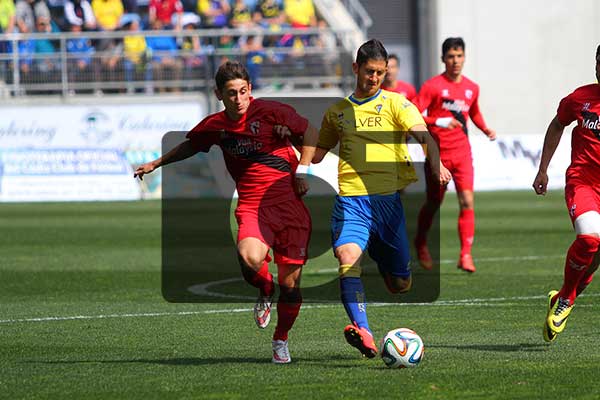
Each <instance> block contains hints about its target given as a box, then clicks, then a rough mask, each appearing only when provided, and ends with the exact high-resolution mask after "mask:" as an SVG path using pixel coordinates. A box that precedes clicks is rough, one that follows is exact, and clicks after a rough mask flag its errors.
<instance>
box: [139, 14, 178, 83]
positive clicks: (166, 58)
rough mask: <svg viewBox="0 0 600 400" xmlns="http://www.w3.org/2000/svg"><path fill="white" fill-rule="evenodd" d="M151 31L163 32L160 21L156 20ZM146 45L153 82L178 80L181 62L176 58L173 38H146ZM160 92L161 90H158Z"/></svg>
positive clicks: (175, 45)
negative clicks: (150, 55)
mask: <svg viewBox="0 0 600 400" xmlns="http://www.w3.org/2000/svg"><path fill="white" fill-rule="evenodd" d="M152 30H155V31H160V30H163V25H162V22H161V20H159V19H156V20H154V23H153V25H152ZM146 45H147V46H148V47H149V48H150V49H151V51H152V70H153V73H154V79H155V80H180V79H181V70H182V62H181V59H180V58H179V57H178V49H177V42H176V40H175V38H174V37H173V36H148V37H146ZM159 90H160V91H162V88H161V89H159Z"/></svg>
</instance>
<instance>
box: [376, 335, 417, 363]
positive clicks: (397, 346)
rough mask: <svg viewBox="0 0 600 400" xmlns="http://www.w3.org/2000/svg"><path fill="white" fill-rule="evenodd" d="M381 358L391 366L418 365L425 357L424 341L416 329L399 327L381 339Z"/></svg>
mask: <svg viewBox="0 0 600 400" xmlns="http://www.w3.org/2000/svg"><path fill="white" fill-rule="evenodd" d="M380 348H381V358H382V359H383V362H384V363H385V365H387V366H388V367H389V368H406V367H416V366H417V365H419V363H420V362H421V360H422V359H423V351H424V347H423V341H422V340H421V338H420V337H419V335H417V334H416V333H415V331H413V330H410V329H407V328H399V329H394V330H392V331H389V332H388V333H387V334H386V335H385V336H384V337H383V339H381V345H380Z"/></svg>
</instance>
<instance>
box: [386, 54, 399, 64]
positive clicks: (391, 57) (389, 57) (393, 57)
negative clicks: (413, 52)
mask: <svg viewBox="0 0 600 400" xmlns="http://www.w3.org/2000/svg"><path fill="white" fill-rule="evenodd" d="M391 59H394V60H396V62H397V63H398V65H400V57H398V55H397V54H395V53H392V54H390V55H388V61H389V60H391Z"/></svg>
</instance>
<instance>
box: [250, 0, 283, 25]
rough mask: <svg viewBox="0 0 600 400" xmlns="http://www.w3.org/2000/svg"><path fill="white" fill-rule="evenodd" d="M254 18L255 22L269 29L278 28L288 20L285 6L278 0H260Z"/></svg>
mask: <svg viewBox="0 0 600 400" xmlns="http://www.w3.org/2000/svg"><path fill="white" fill-rule="evenodd" d="M253 19H254V22H255V23H257V24H259V25H260V26H262V27H263V28H269V29H278V28H279V27H281V26H282V25H283V24H285V22H286V17H285V14H284V12H283V7H282V5H281V3H279V2H277V0H260V1H259V2H258V4H257V7H256V10H255V11H254V16H253Z"/></svg>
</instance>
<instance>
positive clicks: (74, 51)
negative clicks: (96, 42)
mask: <svg viewBox="0 0 600 400" xmlns="http://www.w3.org/2000/svg"><path fill="white" fill-rule="evenodd" d="M71 32H73V33H75V34H77V35H78V36H77V37H74V38H71V39H67V53H68V54H69V61H70V62H69V64H71V65H72V66H74V67H76V68H77V70H78V71H79V72H82V71H85V70H87V69H89V68H90V67H91V65H92V57H93V55H94V53H95V52H96V50H95V49H94V47H93V46H92V42H91V41H90V39H89V38H87V37H85V36H80V34H81V25H71Z"/></svg>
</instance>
